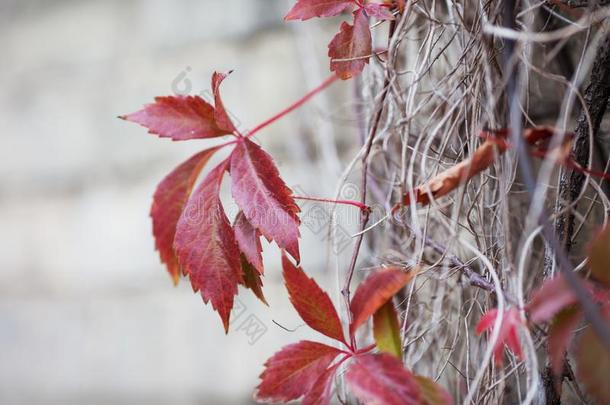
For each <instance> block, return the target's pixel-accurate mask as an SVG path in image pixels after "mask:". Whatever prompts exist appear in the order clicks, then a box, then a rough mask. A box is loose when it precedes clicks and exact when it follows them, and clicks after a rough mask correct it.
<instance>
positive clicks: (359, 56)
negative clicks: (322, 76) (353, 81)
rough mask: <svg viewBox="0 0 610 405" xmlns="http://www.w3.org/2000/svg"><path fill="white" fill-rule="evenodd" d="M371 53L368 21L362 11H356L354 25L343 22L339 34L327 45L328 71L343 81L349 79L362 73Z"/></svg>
mask: <svg viewBox="0 0 610 405" xmlns="http://www.w3.org/2000/svg"><path fill="white" fill-rule="evenodd" d="M371 53H372V38H371V30H370V28H369V21H368V18H367V17H366V15H365V14H364V12H363V11H362V10H357V11H356V12H354V25H349V24H348V23H346V22H343V23H342V24H341V29H340V31H339V33H338V34H337V35H335V37H334V38H333V39H332V41H331V42H330V44H328V56H329V57H330V58H331V61H330V70H331V71H333V72H336V73H337V76H339V77H340V78H341V79H343V80H346V79H349V78H351V77H353V76H356V75H358V74H359V73H360V72H362V69H364V65H366V64H367V63H369V58H370V56H371Z"/></svg>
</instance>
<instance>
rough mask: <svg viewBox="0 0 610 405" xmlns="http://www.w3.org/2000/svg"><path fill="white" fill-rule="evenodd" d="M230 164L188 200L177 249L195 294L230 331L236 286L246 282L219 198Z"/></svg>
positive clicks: (214, 172)
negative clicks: (198, 293) (211, 307)
mask: <svg viewBox="0 0 610 405" xmlns="http://www.w3.org/2000/svg"><path fill="white" fill-rule="evenodd" d="M226 169H227V161H224V162H223V163H221V164H220V165H218V166H217V167H216V168H214V169H213V170H212V171H211V172H210V173H209V174H208V176H207V177H206V178H205V179H204V180H203V182H202V183H201V185H199V187H198V188H197V190H195V192H194V193H193V195H192V196H191V198H190V199H189V200H188V203H187V204H186V207H185V209H184V211H183V213H182V216H181V217H180V220H179V221H178V226H177V228H176V238H175V241H174V248H175V249H176V255H177V256H178V259H179V261H180V264H181V265H182V268H183V270H184V272H185V273H186V274H188V275H189V276H190V279H191V284H192V286H193V289H194V290H195V291H201V296H202V297H203V300H204V302H205V303H206V304H207V303H208V302H209V301H212V306H213V307H214V309H215V310H216V311H218V313H219V314H220V317H221V318H222V321H223V324H224V327H225V331H227V332H228V330H229V316H230V314H231V309H232V308H233V297H234V296H235V295H236V294H237V284H238V283H242V282H243V278H242V274H241V266H240V262H239V248H238V246H237V242H236V241H235V234H234V233H233V228H232V227H231V224H230V223H229V219H228V218H227V216H226V214H225V212H224V209H223V207H222V203H221V202H220V197H219V195H218V193H219V191H220V183H221V181H222V177H223V175H224V172H225V171H226Z"/></svg>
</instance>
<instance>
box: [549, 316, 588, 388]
mask: <svg viewBox="0 0 610 405" xmlns="http://www.w3.org/2000/svg"><path fill="white" fill-rule="evenodd" d="M582 316H583V315H582V310H581V309H580V308H579V306H577V305H573V306H571V307H567V308H565V309H563V310H562V311H561V312H559V313H558V314H557V315H556V316H555V318H553V322H552V323H551V326H550V327H549V332H548V333H549V334H548V336H549V337H548V341H547V346H548V351H549V360H550V363H551V370H552V371H553V374H555V375H556V376H562V375H563V364H564V359H565V357H566V351H567V348H568V345H569V344H570V340H571V339H572V336H573V335H574V329H575V328H576V326H577V325H578V323H579V322H580V320H581V319H582Z"/></svg>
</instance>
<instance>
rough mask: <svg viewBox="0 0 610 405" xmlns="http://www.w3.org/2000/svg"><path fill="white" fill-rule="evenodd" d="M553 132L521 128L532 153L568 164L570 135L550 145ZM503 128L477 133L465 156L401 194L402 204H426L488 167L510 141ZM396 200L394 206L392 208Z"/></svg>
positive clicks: (397, 206)
mask: <svg viewBox="0 0 610 405" xmlns="http://www.w3.org/2000/svg"><path fill="white" fill-rule="evenodd" d="M555 134H556V131H555V129H554V128H551V127H536V128H528V129H526V130H524V132H523V137H524V139H525V142H527V143H528V144H529V145H530V146H532V148H533V149H532V154H533V155H534V156H537V157H541V158H547V159H553V160H554V161H556V162H557V163H559V164H568V165H569V164H570V162H572V159H571V158H570V156H569V154H570V146H571V140H572V135H571V134H566V136H565V137H564V142H563V143H562V144H561V145H560V146H559V147H558V148H550V146H551V145H550V142H551V138H552V137H553V136H554V135H555ZM507 136H508V130H507V129H500V130H496V131H483V132H482V133H481V137H482V138H483V139H485V141H484V142H483V144H482V145H481V146H479V147H478V148H477V149H476V150H475V152H474V153H473V154H472V156H470V157H469V158H468V159H465V160H463V161H461V162H460V163H458V164H456V165H454V166H452V167H450V168H449V169H447V170H444V171H442V172H441V173H439V174H437V175H436V176H434V177H433V178H432V179H430V180H428V181H427V182H426V183H424V184H422V185H420V186H418V187H417V188H415V189H414V190H412V192H409V193H406V194H405V195H404V196H403V200H402V204H403V205H409V204H410V203H411V201H414V202H416V203H420V204H422V205H428V204H430V202H431V201H432V200H433V199H437V198H440V197H443V196H445V195H447V194H449V193H450V192H452V191H453V190H455V189H456V188H458V187H459V186H461V185H464V184H466V183H467V182H468V181H470V180H471V179H472V178H473V177H474V176H476V175H477V174H479V173H481V172H482V171H484V170H486V169H487V168H489V167H490V166H491V165H492V164H493V163H494V162H495V160H496V158H497V156H499V155H501V154H503V153H504V152H506V151H507V150H508V149H509V148H510V147H511V145H510V143H509V142H508V141H507V140H506V137H507ZM398 208H400V204H397V205H396V206H394V210H397V209H398Z"/></svg>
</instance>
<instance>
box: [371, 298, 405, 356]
mask: <svg viewBox="0 0 610 405" xmlns="http://www.w3.org/2000/svg"><path fill="white" fill-rule="evenodd" d="M373 337H374V338H375V344H376V345H377V348H378V349H379V351H381V352H385V353H389V354H391V355H394V356H396V357H397V358H399V359H401V358H402V342H401V340H400V325H399V322H398V314H397V313H396V309H394V303H393V302H392V300H391V299H390V300H388V302H386V303H385V304H383V305H382V306H381V308H379V309H378V310H377V312H375V314H374V315H373Z"/></svg>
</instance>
